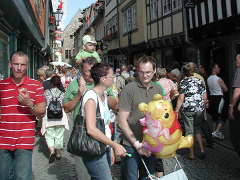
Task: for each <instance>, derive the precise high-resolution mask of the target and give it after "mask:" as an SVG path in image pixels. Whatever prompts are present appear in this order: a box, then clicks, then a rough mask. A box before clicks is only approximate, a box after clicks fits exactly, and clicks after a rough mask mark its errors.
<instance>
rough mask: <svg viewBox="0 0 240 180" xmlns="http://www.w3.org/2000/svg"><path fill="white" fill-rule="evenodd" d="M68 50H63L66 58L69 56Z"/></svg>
mask: <svg viewBox="0 0 240 180" xmlns="http://www.w3.org/2000/svg"><path fill="white" fill-rule="evenodd" d="M69 51H70V50H65V59H68V58H69Z"/></svg>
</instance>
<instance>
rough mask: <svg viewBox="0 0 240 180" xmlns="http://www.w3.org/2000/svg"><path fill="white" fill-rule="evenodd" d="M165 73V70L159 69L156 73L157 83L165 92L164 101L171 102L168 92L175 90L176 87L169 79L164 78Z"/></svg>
mask: <svg viewBox="0 0 240 180" xmlns="http://www.w3.org/2000/svg"><path fill="white" fill-rule="evenodd" d="M166 74H167V71H166V69H165V68H159V69H158V71H157V79H158V81H157V82H158V83H160V84H161V85H162V87H163V89H164V91H165V96H166V97H165V98H166V101H168V102H171V98H170V92H171V90H172V89H175V90H177V85H176V84H174V82H173V81H172V80H170V79H167V78H166Z"/></svg>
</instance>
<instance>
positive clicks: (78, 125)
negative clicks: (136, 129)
mask: <svg viewBox="0 0 240 180" xmlns="http://www.w3.org/2000/svg"><path fill="white" fill-rule="evenodd" d="M82 101H83V96H82V98H81V105H80V110H79V114H78V115H77V117H76V120H75V126H74V127H73V130H72V133H71V136H70V138H69V141H68V145H67V151H68V152H69V153H71V154H74V155H76V156H80V157H99V156H102V155H103V154H104V153H105V152H106V147H107V146H106V144H104V143H102V142H100V141H98V140H96V139H95V138H93V137H92V136H90V135H88V134H87V129H86V123H85V117H83V115H82ZM96 127H97V128H98V129H99V130H100V131H101V132H102V133H103V134H105V124H104V120H103V119H101V113H100V108H99V102H98V98H97V112H96Z"/></svg>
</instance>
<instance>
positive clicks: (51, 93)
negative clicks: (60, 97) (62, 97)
mask: <svg viewBox="0 0 240 180" xmlns="http://www.w3.org/2000/svg"><path fill="white" fill-rule="evenodd" d="M49 91H50V93H51V95H52V99H54V97H53V93H52V91H51V89H49Z"/></svg>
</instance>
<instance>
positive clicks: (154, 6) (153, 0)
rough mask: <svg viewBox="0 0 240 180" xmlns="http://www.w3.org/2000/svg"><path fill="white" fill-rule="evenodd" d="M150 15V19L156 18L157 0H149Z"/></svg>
mask: <svg viewBox="0 0 240 180" xmlns="http://www.w3.org/2000/svg"><path fill="white" fill-rule="evenodd" d="M150 13H151V14H150V16H151V20H154V19H156V18H157V0H151V1H150Z"/></svg>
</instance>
